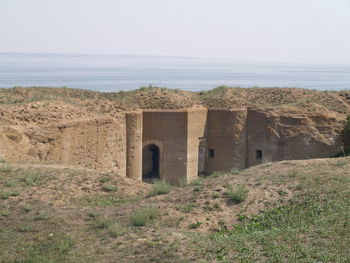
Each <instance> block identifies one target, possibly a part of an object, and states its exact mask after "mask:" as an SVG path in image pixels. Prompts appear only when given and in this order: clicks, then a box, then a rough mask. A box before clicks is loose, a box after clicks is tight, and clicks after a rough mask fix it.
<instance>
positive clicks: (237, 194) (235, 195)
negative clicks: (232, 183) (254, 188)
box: [226, 185, 249, 203]
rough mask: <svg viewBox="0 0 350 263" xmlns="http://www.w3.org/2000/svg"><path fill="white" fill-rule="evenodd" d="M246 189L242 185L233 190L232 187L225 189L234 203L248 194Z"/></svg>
mask: <svg viewBox="0 0 350 263" xmlns="http://www.w3.org/2000/svg"><path fill="white" fill-rule="evenodd" d="M248 192H249V191H248V189H247V188H246V187H245V186H244V185H239V186H238V187H237V188H236V189H235V190H233V189H232V188H231V189H229V190H228V191H227V193H226V194H227V195H228V197H229V200H230V201H232V202H234V203H241V202H243V201H244V200H245V199H246V198H247V196H248Z"/></svg>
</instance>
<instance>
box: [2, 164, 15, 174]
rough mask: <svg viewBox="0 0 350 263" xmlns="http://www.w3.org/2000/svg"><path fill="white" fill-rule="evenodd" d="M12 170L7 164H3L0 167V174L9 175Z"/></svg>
mask: <svg viewBox="0 0 350 263" xmlns="http://www.w3.org/2000/svg"><path fill="white" fill-rule="evenodd" d="M12 170H13V168H12V166H10V165H8V164H5V165H3V166H1V168H0V172H2V173H11V172H12Z"/></svg>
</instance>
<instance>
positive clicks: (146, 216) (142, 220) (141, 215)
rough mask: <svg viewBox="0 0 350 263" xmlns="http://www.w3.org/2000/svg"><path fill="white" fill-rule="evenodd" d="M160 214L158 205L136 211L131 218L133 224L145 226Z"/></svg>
mask: <svg viewBox="0 0 350 263" xmlns="http://www.w3.org/2000/svg"><path fill="white" fill-rule="evenodd" d="M158 216H159V211H158V209H157V208H156V207H147V208H143V209H139V210H136V211H134V212H133V213H132V214H131V215H130V217H129V219H130V223H131V225H133V226H137V227H140V226H145V225H146V224H147V223H149V222H150V221H152V220H153V219H155V218H156V217H158Z"/></svg>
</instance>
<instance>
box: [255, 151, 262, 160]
mask: <svg viewBox="0 0 350 263" xmlns="http://www.w3.org/2000/svg"><path fill="white" fill-rule="evenodd" d="M262 157H263V156H262V150H256V151H255V159H257V160H261V159H262Z"/></svg>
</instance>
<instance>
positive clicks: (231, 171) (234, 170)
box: [230, 168, 240, 174]
mask: <svg viewBox="0 0 350 263" xmlns="http://www.w3.org/2000/svg"><path fill="white" fill-rule="evenodd" d="M230 173H231V174H239V173H240V171H239V169H237V168H232V169H231V170H230Z"/></svg>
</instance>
